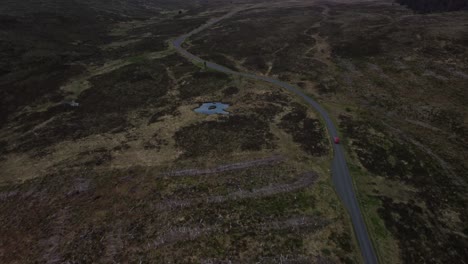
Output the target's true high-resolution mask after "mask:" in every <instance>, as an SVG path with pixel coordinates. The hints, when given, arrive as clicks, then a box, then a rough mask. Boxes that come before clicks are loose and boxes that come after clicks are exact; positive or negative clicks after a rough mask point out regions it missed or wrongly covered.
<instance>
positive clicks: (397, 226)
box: [378, 197, 468, 263]
mask: <svg viewBox="0 0 468 264" xmlns="http://www.w3.org/2000/svg"><path fill="white" fill-rule="evenodd" d="M379 198H380V199H381V200H382V208H380V209H379V210H378V213H379V215H380V217H381V218H382V219H383V220H384V222H385V226H386V227H387V229H388V230H390V232H392V234H393V235H394V236H395V237H396V238H397V239H398V241H399V244H400V249H401V251H402V257H403V260H404V261H405V262H406V263H416V262H425V263H432V262H433V263H456V262H459V261H460V260H461V259H467V258H468V253H467V251H466V249H467V248H468V239H466V237H465V236H463V235H461V234H460V233H459V232H455V231H454V230H448V229H447V226H446V224H445V223H444V222H442V221H440V220H439V218H438V217H437V216H436V215H427V212H425V210H423V209H422V208H421V207H419V206H417V205H416V204H414V201H409V202H408V203H403V202H397V201H394V200H393V199H392V198H388V197H379ZM462 221H463V220H462ZM435 260H436V261H435ZM434 261H435V262H434Z"/></svg>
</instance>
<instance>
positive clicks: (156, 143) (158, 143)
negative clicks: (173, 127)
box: [143, 134, 168, 151]
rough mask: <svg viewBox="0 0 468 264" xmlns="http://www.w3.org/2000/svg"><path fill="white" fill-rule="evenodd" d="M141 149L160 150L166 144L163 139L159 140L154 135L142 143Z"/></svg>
mask: <svg viewBox="0 0 468 264" xmlns="http://www.w3.org/2000/svg"><path fill="white" fill-rule="evenodd" d="M143 144H144V145H143V148H144V149H146V150H149V149H151V150H156V151H159V150H161V147H162V146H163V145H167V144H168V142H167V141H166V140H165V139H161V138H160V136H159V135H158V134H154V135H153V136H152V137H151V138H150V139H149V140H148V141H146V142H145V143H143Z"/></svg>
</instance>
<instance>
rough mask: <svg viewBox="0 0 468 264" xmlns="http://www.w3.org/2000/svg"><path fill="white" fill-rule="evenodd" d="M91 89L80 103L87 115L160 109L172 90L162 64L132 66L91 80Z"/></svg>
mask: <svg viewBox="0 0 468 264" xmlns="http://www.w3.org/2000/svg"><path fill="white" fill-rule="evenodd" d="M90 82H91V83H92V84H93V87H92V88H91V89H88V90H86V91H84V92H83V93H82V94H81V95H80V97H79V98H78V101H79V102H80V107H79V109H83V110H80V111H83V112H86V113H101V114H103V113H109V112H111V113H112V112H114V113H115V112H117V113H118V112H126V111H129V110H131V109H135V108H139V107H145V106H151V105H154V106H157V105H158V104H159V103H160V102H161V97H163V96H164V95H166V93H167V91H168V90H169V88H170V82H169V77H168V76H167V73H166V69H165V66H164V65H163V64H160V63H159V62H158V61H156V62H150V61H147V62H145V63H138V64H132V65H129V66H125V67H123V68H121V69H118V70H115V71H112V72H110V73H107V74H103V75H99V76H96V77H94V78H92V79H91V80H90Z"/></svg>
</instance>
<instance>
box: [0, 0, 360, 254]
mask: <svg viewBox="0 0 468 264" xmlns="http://www.w3.org/2000/svg"><path fill="white" fill-rule="evenodd" d="M28 2H29V1H25V2H21V3H18V2H17V1H11V2H8V3H6V4H2V7H1V8H0V14H2V16H1V19H2V21H6V22H7V23H9V26H8V27H6V26H5V27H2V28H1V30H2V34H3V36H5V38H2V42H1V45H2V46H1V52H2V57H1V58H2V59H1V69H2V72H1V75H0V85H1V89H0V91H1V93H2V94H1V95H2V96H1V97H0V98H1V99H0V100H2V101H1V106H2V116H1V118H2V119H1V122H2V123H1V129H0V186H1V187H0V200H1V203H0V237H1V238H2V239H1V240H0V262H1V263H38V262H40V263H42V262H44V263H64V262H67V263H68V262H70V263H112V262H139V263H174V262H177V263H223V262H230V263H258V262H260V263H272V262H285V261H291V262H298V263H310V262H317V263H330V262H348V263H352V262H359V253H358V252H359V250H358V249H357V247H356V244H355V241H354V239H353V236H352V229H351V226H350V223H349V222H348V219H347V218H346V215H345V212H344V210H343V208H342V206H341V204H340V203H339V201H338V199H337V197H336V196H335V193H334V191H333V188H332V187H331V183H330V179H329V171H328V168H329V162H330V157H331V153H330V145H329V144H330V143H329V142H328V139H327V138H326V136H325V135H326V134H325V131H324V126H323V125H322V124H321V122H320V121H319V120H318V118H317V116H316V114H315V113H314V112H312V111H310V109H307V108H306V107H305V106H304V104H303V103H302V102H300V101H297V100H296V99H295V98H293V97H291V96H290V95H289V94H288V93H286V92H285V91H282V90H281V89H279V88H276V87H272V86H269V85H267V84H265V83H261V82H253V81H249V80H245V79H239V78H234V77H232V76H228V75H225V74H220V73H216V72H211V71H206V70H204V69H203V67H197V66H196V65H193V64H191V63H190V62H188V61H186V60H185V59H184V58H182V57H180V56H178V55H176V54H175V52H174V51H173V50H172V49H171V48H170V47H168V45H167V40H169V39H170V38H173V37H175V36H177V35H180V34H182V33H184V32H188V31H190V30H191V29H193V28H194V27H196V26H198V25H200V24H201V23H204V22H205V21H207V20H208V19H209V18H211V17H215V16H219V15H220V14H223V13H225V12H226V11H227V10H230V8H231V5H230V4H229V5H225V4H224V3H222V2H219V3H215V4H207V3H204V2H203V3H197V2H193V3H192V4H190V5H187V4H184V3H181V2H177V1H171V2H170V3H169V2H162V1H161V2H160V1H158V2H155V3H154V5H151V4H149V3H148V5H141V2H139V1H135V2H134V1H122V2H120V1H111V2H112V3H108V2H106V1H73V2H72V1H70V2H67V1H61V2H60V3H62V4H58V2H48V1H41V2H42V5H38V6H36V5H35V4H36V3H29V4H31V5H30V6H28ZM52 8H53V9H52ZM44 10H47V11H48V12H46V13H45V12H44ZM51 10H52V11H53V12H52V11H51ZM179 11H180V12H179ZM7 13H8V15H6V14H7ZM0 25H2V26H3V25H5V24H4V23H3V22H2V23H1V24H0ZM33 25H36V27H37V28H34V26H33ZM40 25H43V26H42V27H41V26H40ZM3 55H4V56H3ZM207 101H222V102H225V103H229V104H230V105H231V107H230V108H229V112H230V113H231V114H230V115H227V116H221V115H220V116H218V115H211V116H208V115H202V114H196V113H195V112H193V109H194V108H196V107H197V106H199V104H200V103H203V102H207ZM306 130H307V131H309V132H310V133H306V132H307V131H306ZM187 172H192V173H188V174H187ZM194 172H197V173H194ZM200 172H201V173H200Z"/></svg>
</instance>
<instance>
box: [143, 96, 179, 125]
mask: <svg viewBox="0 0 468 264" xmlns="http://www.w3.org/2000/svg"><path fill="white" fill-rule="evenodd" d="M177 108H178V105H177V104H176V103H175V102H173V104H172V105H169V106H167V107H165V108H163V109H161V110H158V111H156V112H155V113H154V114H153V115H151V117H150V119H149V120H148V125H149V124H153V123H156V122H158V121H160V120H161V118H162V117H164V116H168V115H170V116H178V115H180V112H179V111H178V110H177Z"/></svg>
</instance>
